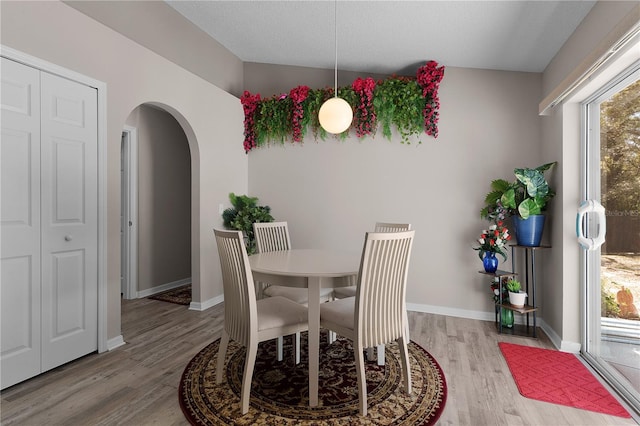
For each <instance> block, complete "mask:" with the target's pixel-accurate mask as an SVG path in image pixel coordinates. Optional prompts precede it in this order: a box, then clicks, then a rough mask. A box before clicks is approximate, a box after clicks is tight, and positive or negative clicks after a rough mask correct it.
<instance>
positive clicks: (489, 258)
mask: <svg viewBox="0 0 640 426" xmlns="http://www.w3.org/2000/svg"><path fill="white" fill-rule="evenodd" d="M482 265H483V266H484V271H485V272H489V273H493V272H495V271H497V270H498V258H497V257H496V254H495V253H493V252H491V251H485V252H484V257H483V258H482Z"/></svg>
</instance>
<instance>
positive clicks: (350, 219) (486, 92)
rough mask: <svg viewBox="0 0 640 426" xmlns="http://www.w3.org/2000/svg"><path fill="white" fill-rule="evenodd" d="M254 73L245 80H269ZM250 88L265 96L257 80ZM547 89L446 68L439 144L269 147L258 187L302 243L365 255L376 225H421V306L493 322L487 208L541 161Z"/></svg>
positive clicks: (413, 285) (517, 77)
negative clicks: (483, 257) (483, 250)
mask: <svg viewBox="0 0 640 426" xmlns="http://www.w3.org/2000/svg"><path fill="white" fill-rule="evenodd" d="M436 59H437V58H436ZM255 66H257V65H255ZM247 68H248V67H247V66H245V77H246V76H250V75H254V74H256V75H257V74H260V73H256V72H254V70H251V69H247ZM307 84H308V85H310V86H311V87H323V86H324V84H325V83H323V82H321V81H310V82H308V83H307ZM245 86H246V87H248V88H249V87H250V88H251V89H250V90H252V91H253V92H256V91H258V92H259V91H260V87H259V85H258V84H257V83H255V82H254V81H247V82H246V85H245ZM292 87H294V86H292ZM540 89H541V75H540V74H535V73H516V72H503V71H487V70H474V69H462V68H453V67H448V68H446V71H445V76H444V80H443V81H442V84H441V88H440V99H441V104H442V107H441V119H440V135H439V137H438V139H433V138H431V137H428V136H426V135H424V136H423V137H421V138H420V139H421V140H422V144H417V143H412V144H411V145H406V144H404V145H403V144H401V143H400V139H399V137H398V136H395V137H394V138H393V140H392V141H388V140H387V139H384V138H383V137H382V134H381V133H380V134H379V135H378V136H376V137H375V138H373V139H372V138H365V139H363V140H358V139H357V138H356V137H355V136H353V137H352V138H350V139H348V140H346V141H336V140H335V139H328V140H327V141H315V140H314V139H313V137H312V136H310V137H307V139H306V140H305V141H304V144H303V145H302V146H299V145H295V146H294V145H291V144H290V143H287V144H285V145H284V146H279V145H276V146H272V147H268V148H260V149H257V150H254V151H251V152H250V153H249V192H250V194H251V195H252V196H257V197H259V199H260V202H261V203H263V204H267V205H269V206H271V208H272V214H273V216H274V217H275V218H276V220H287V221H288V222H289V227H290V232H291V238H292V244H293V245H294V246H296V247H339V248H344V249H349V250H353V251H360V250H361V249H362V243H363V240H364V232H365V231H369V230H372V229H373V226H374V224H375V222H376V221H388V222H409V223H411V224H412V225H413V227H414V229H415V230H416V239H415V242H414V249H413V255H412V263H411V267H410V277H409V288H408V296H407V300H408V301H409V303H410V304H411V307H412V308H413V309H418V310H426V311H432V312H443V313H448V314H452V315H461V316H468V317H474V318H484V319H492V318H493V314H492V312H493V305H492V299H491V293H490V290H489V282H488V280H487V277H486V276H483V275H481V274H479V273H478V270H480V269H482V264H481V261H480V260H479V259H478V256H477V252H476V251H474V250H472V247H473V246H474V243H475V240H476V239H477V238H478V237H479V234H480V232H481V231H482V229H483V228H485V227H486V226H487V224H488V223H487V222H486V221H484V220H481V219H480V215H479V212H480V209H481V208H482V206H483V200H484V196H485V195H486V193H487V192H488V191H489V183H490V182H491V180H493V179H496V178H506V179H511V178H513V168H514V167H529V166H533V167H535V166H538V165H539V164H541V163H542V160H543V159H542V156H541V144H540V142H541V134H540V128H541V127H540V118H539V117H538V115H537V105H538V100H539V98H540ZM261 94H262V95H263V96H269V95H271V94H272V93H268V92H261ZM544 160H545V161H546V160H548V161H553V160H555V158H545V159H544ZM510 267H511V265H510V263H508V264H507V268H508V269H510Z"/></svg>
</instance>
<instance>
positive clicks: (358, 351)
mask: <svg viewBox="0 0 640 426" xmlns="http://www.w3.org/2000/svg"><path fill="white" fill-rule="evenodd" d="M353 344H354V347H355V351H354V352H355V357H356V373H357V377H358V379H357V380H358V408H359V409H360V415H361V416H366V415H367V375H366V374H365V367H364V353H363V350H364V348H362V346H360V344H356V342H353Z"/></svg>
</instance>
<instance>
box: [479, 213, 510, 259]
mask: <svg viewBox="0 0 640 426" xmlns="http://www.w3.org/2000/svg"><path fill="white" fill-rule="evenodd" d="M510 239H511V234H509V230H508V229H507V227H506V226H504V222H503V221H501V220H499V221H497V222H496V223H494V224H492V225H491V226H490V227H489V229H484V230H483V231H482V233H481V234H480V238H478V243H479V244H480V246H479V247H474V248H473V249H474V250H478V257H479V258H480V259H481V260H482V256H483V255H484V253H485V252H488V253H498V254H499V255H500V256H502V258H503V259H504V260H507V252H506V251H505V247H506V244H507V241H509V240H510Z"/></svg>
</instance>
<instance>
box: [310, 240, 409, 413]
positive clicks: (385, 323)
mask: <svg viewBox="0 0 640 426" xmlns="http://www.w3.org/2000/svg"><path fill="white" fill-rule="evenodd" d="M414 235H415V231H403V232H373V233H371V232H368V233H366V234H365V241H364V248H363V250H362V260H361V262H360V272H359V273H358V284H357V290H356V296H355V297H347V298H344V299H338V300H335V301H332V302H327V303H323V304H321V305H320V326H321V327H324V328H327V329H329V330H333V331H335V332H336V333H337V334H339V335H340V336H344V337H346V338H348V339H351V340H352V341H353V350H354V355H355V360H356V372H357V377H358V380H357V381H358V396H359V409H360V414H361V415H363V416H366V415H367V382H366V374H365V364H364V354H363V351H364V349H365V348H370V347H374V346H378V345H384V344H386V343H390V342H393V341H395V342H397V344H398V348H399V351H400V358H401V359H400V361H401V366H402V372H403V379H404V380H403V384H404V390H405V392H407V393H408V394H410V393H411V370H410V366H409V352H408V344H409V337H408V335H407V324H406V322H407V316H406V314H405V312H406V302H405V296H406V290H407V273H408V270H409V259H410V257H411V248H412V245H413V238H414Z"/></svg>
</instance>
